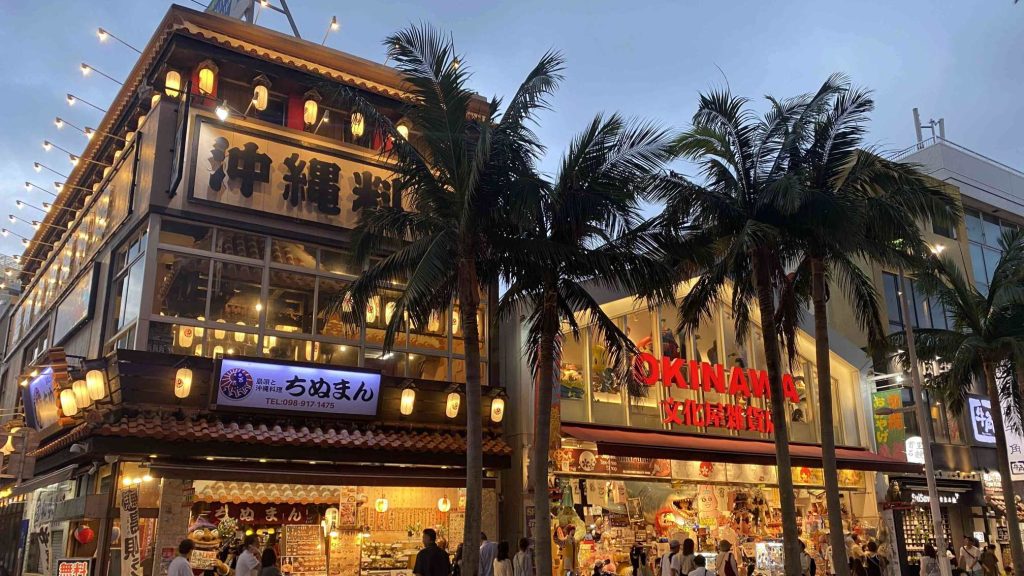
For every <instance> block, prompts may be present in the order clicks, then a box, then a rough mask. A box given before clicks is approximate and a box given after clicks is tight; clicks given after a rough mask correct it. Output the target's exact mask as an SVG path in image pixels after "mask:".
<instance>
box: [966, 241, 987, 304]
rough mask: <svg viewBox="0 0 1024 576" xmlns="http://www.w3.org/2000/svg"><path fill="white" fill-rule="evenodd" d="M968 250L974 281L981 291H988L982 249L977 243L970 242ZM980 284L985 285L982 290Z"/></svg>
mask: <svg viewBox="0 0 1024 576" xmlns="http://www.w3.org/2000/svg"><path fill="white" fill-rule="evenodd" d="M970 250H971V270H972V271H973V273H974V283H975V285H977V286H978V289H979V290H981V291H982V293H985V292H988V274H987V273H986V272H985V256H984V255H983V254H982V250H984V249H983V248H982V247H981V246H979V245H978V244H974V243H972V244H971V245H970ZM982 286H985V289H984V290H982Z"/></svg>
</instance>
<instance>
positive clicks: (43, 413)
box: [24, 367, 59, 430]
mask: <svg viewBox="0 0 1024 576" xmlns="http://www.w3.org/2000/svg"><path fill="white" fill-rule="evenodd" d="M24 400H25V405H26V406H27V407H28V409H27V410H25V415H26V416H27V417H28V424H29V426H32V427H33V428H35V429H36V430H42V429H43V428H46V427H47V426H52V425H54V424H56V423H57V418H58V417H59V413H58V411H57V391H56V388H55V387H54V385H53V368H49V367H47V368H44V369H43V370H40V371H39V374H38V375H37V376H36V377H35V378H33V379H32V380H30V381H29V383H28V386H26V387H25V388H24Z"/></svg>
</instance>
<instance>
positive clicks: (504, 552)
mask: <svg viewBox="0 0 1024 576" xmlns="http://www.w3.org/2000/svg"><path fill="white" fill-rule="evenodd" d="M494 576H513V569H512V560H511V559H509V557H508V542H502V543H500V544H498V554H497V555H495V557H494Z"/></svg>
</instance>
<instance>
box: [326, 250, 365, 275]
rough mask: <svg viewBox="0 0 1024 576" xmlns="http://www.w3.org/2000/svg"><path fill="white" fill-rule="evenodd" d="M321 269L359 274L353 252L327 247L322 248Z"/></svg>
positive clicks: (338, 272)
mask: <svg viewBox="0 0 1024 576" xmlns="http://www.w3.org/2000/svg"><path fill="white" fill-rule="evenodd" d="M320 270H322V271H324V272H330V273H332V274H351V275H357V274H359V269H358V268H357V267H356V266H355V262H354V261H353V256H352V254H350V253H349V252H341V251H338V250H328V249H327V248H321V249H320Z"/></svg>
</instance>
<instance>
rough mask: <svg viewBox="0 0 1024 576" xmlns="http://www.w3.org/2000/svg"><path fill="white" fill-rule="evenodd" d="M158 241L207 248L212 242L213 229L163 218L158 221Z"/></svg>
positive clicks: (173, 244)
mask: <svg viewBox="0 0 1024 576" xmlns="http://www.w3.org/2000/svg"><path fill="white" fill-rule="evenodd" d="M160 243H161V244H170V245H172V246H181V247H183V248H194V249H196V250H209V249H210V246H212V243H213V229H212V228H210V227H209V226H203V225H201V224H192V223H189V222H179V221H177V220H163V221H161V222H160Z"/></svg>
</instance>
